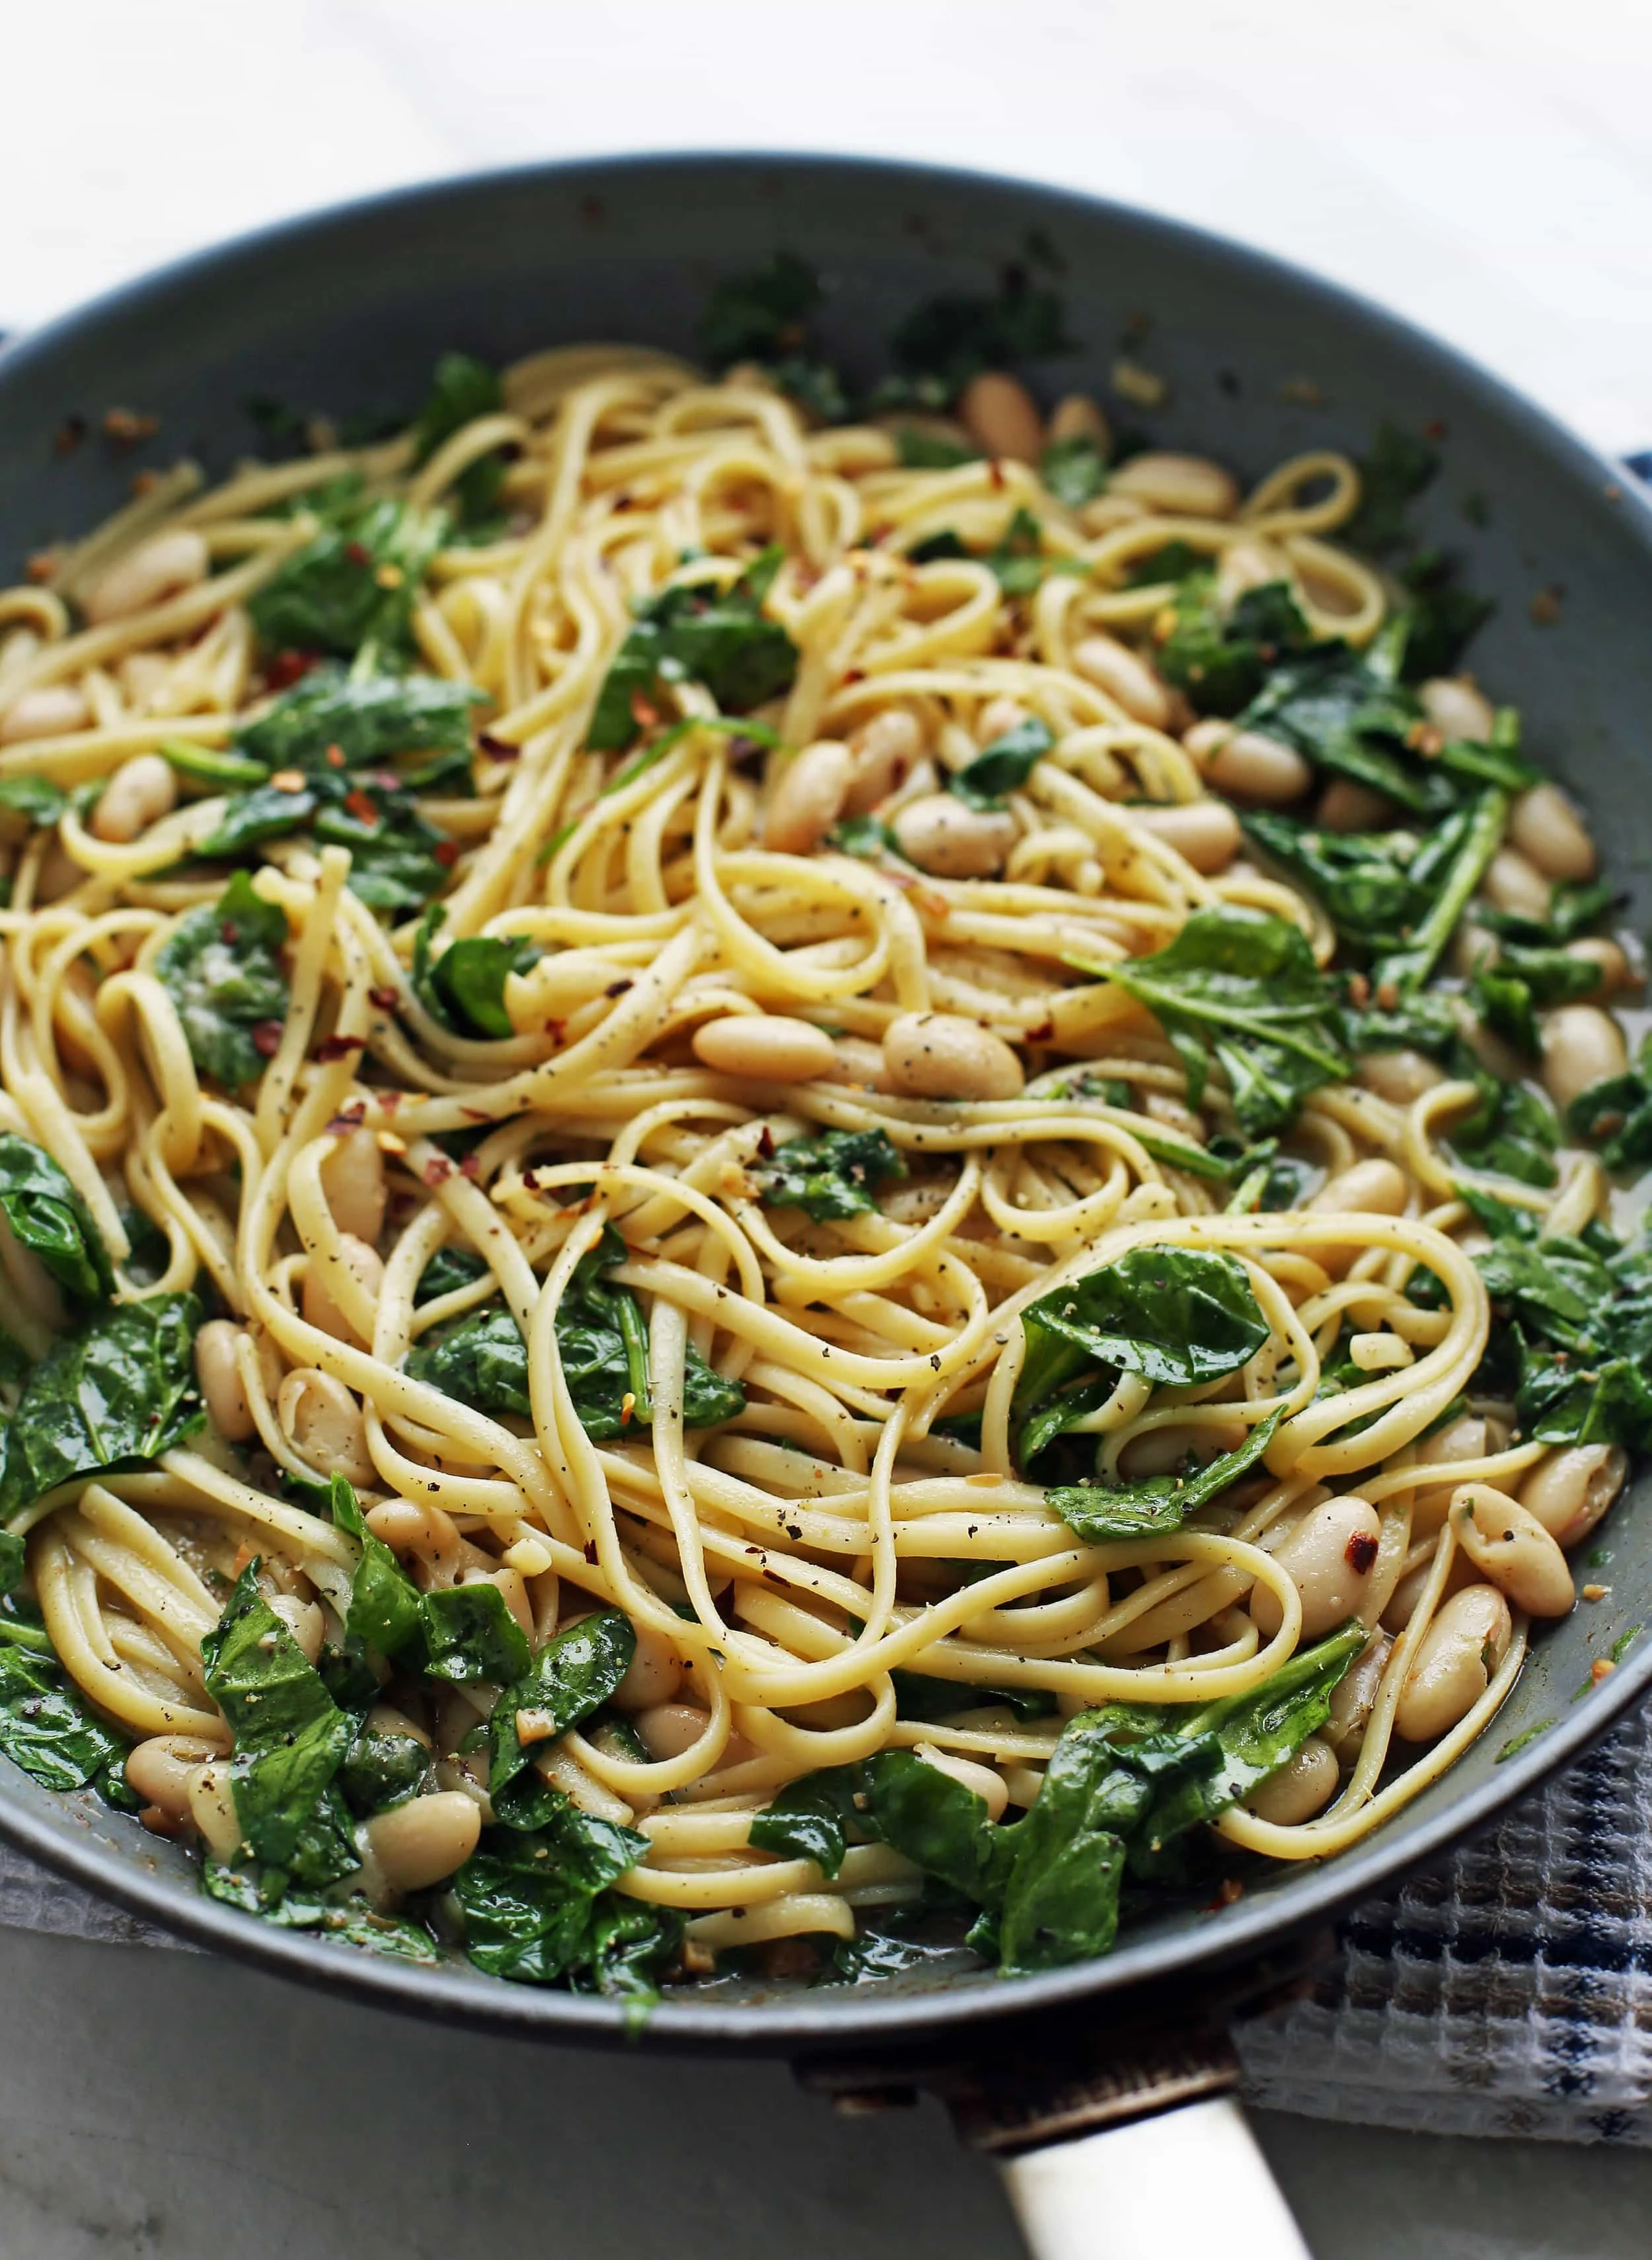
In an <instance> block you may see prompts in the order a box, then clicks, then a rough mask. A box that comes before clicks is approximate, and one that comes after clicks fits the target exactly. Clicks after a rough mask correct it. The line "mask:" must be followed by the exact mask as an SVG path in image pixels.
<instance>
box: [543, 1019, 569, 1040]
mask: <svg viewBox="0 0 1652 2260" xmlns="http://www.w3.org/2000/svg"><path fill="white" fill-rule="evenodd" d="M545 1033H546V1034H547V1036H548V1037H549V1038H550V1040H551V1041H552V1042H553V1043H554V1044H560V1043H561V1041H562V1039H563V1037H564V1036H565V1035H566V1034H567V1033H568V1023H567V1021H566V1020H547V1022H546V1023H545Z"/></svg>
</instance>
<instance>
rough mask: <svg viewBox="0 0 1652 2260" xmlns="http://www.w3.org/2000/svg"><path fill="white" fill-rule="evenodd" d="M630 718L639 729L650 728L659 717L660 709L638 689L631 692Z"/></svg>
mask: <svg viewBox="0 0 1652 2260" xmlns="http://www.w3.org/2000/svg"><path fill="white" fill-rule="evenodd" d="M631 719H632V720H633V722H634V723H635V724H636V726H637V727H638V728H639V729H640V730H652V729H653V727H654V725H655V723H656V722H658V721H659V720H660V719H661V715H660V710H659V708H658V707H657V706H652V705H650V704H649V703H648V701H647V699H646V698H645V697H643V695H642V693H641V691H640V690H633V692H632V694H631Z"/></svg>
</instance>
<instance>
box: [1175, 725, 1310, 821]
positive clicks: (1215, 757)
mask: <svg viewBox="0 0 1652 2260" xmlns="http://www.w3.org/2000/svg"><path fill="white" fill-rule="evenodd" d="M1184 744H1185V745H1186V747H1187V749H1188V751H1189V753H1190V754H1191V755H1192V756H1193V758H1194V760H1195V761H1196V762H1198V763H1199V765H1200V767H1201V768H1202V769H1204V772H1205V776H1207V777H1208V778H1209V780H1210V782H1211V783H1212V784H1213V785H1214V786H1215V787H1216V789H1217V790H1218V791H1219V792H1225V793H1226V794H1228V795H1229V797H1231V798H1233V799H1234V800H1239V801H1244V802H1247V803H1250V804H1254V805H1255V806H1257V807H1260V808H1283V807H1284V805H1285V804H1286V803H1287V802H1288V801H1292V800H1300V799H1301V797H1302V796H1303V794H1304V793H1305V792H1306V790H1308V787H1309V786H1310V785H1311V784H1312V783H1313V770H1312V766H1311V765H1310V764H1309V763H1308V762H1306V761H1305V760H1304V758H1303V756H1302V755H1300V754H1299V753H1298V751H1297V749H1296V747H1294V746H1287V745H1286V744H1285V743H1284V740H1282V739H1279V738H1270V737H1268V736H1267V735H1266V734H1265V733H1263V732H1262V731H1261V730H1235V729H1234V726H1233V725H1232V723H1231V722H1221V723H1217V724H1215V725H1214V726H1212V725H1211V724H1210V723H1199V724H1198V725H1197V726H1196V727H1195V728H1193V729H1191V730H1190V731H1189V732H1188V733H1187V736H1186V738H1185V740H1184Z"/></svg>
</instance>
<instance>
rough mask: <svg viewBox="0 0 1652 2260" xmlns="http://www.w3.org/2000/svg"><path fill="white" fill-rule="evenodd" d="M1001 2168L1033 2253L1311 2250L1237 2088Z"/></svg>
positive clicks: (1297, 2254) (1095, 2255)
mask: <svg viewBox="0 0 1652 2260" xmlns="http://www.w3.org/2000/svg"><path fill="white" fill-rule="evenodd" d="M998 2167H999V2171H1000V2172H1001V2173H1002V2175H1003V2177H1004V2185H1005V2189H1006V2191H1007V2192H1008V2193H1009V2198H1010V2202H1011V2204H1012V2205H1013V2206H1014V2207H1015V2213H1016V2218H1017V2220H1018V2221H1019V2222H1020V2225H1021V2233H1022V2235H1024V2236H1025V2237H1026V2243H1027V2249H1028V2250H1029V2251H1030V2252H1031V2254H1032V2255H1033V2260H1211V2255H1212V2253H1219V2254H1220V2255H1221V2260H1312V2255H1311V2254H1310V2252H1309V2250H1308V2248H1307V2246H1306V2245H1305V2243H1304V2242H1303V2241H1302V2232H1301V2230H1300V2229H1299V2228H1298V2227H1297V2224H1296V2222H1295V2221H1294V2220H1293V2219H1292V2218H1291V2210H1290V2207H1289V2206H1287V2205H1286V2203H1285V2201H1284V2197H1283V2195H1282V2194H1281V2192H1280V2189H1279V2185H1278V2184H1277V2182H1276V2181H1275V2180H1274V2178H1273V2173H1272V2171H1271V2169H1270V2168H1269V2164H1268V2161H1267V2160H1266V2158H1264V2157H1263V2156H1262V2151H1261V2149H1260V2148H1259V2147H1258V2145H1257V2142H1256V2138H1255V2135H1253V2134H1252V2133H1251V2131H1250V2128H1249V2125H1248V2122H1247V2121H1246V2118H1245V2114H1244V2112H1243V2110H1242V2109H1241V2106H1240V2105H1239V2103H1238V2101H1237V2100H1236V2099H1235V2098H1234V2096H1232V2095H1216V2096H1209V2097H1206V2098H1205V2099H1203V2100H1201V2101H1199V2102H1196V2103H1187V2104H1184V2105H1182V2106H1180V2107H1179V2108H1177V2109H1176V2110H1170V2111H1159V2112H1155V2113H1153V2115H1152V2116H1151V2117H1149V2118H1146V2119H1137V2120H1134V2121H1131V2122H1130V2123H1129V2124H1127V2125H1125V2126H1116V2127H1105V2128H1102V2129H1101V2130H1100V2132H1099V2133H1096V2134H1090V2135H1077V2136H1076V2137H1075V2138H1074V2139H1073V2140H1072V2141H1070V2142H1050V2143H1047V2144H1045V2145H1044V2146H1043V2147H1041V2149H1033V2150H1023V2151H1022V2152H1020V2153H1019V2156H1012V2157H1006V2158H1000V2159H999V2161H998Z"/></svg>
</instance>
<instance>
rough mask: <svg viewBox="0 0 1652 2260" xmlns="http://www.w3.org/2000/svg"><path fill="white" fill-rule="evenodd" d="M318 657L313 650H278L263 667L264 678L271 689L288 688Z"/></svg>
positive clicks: (308, 670)
mask: <svg viewBox="0 0 1652 2260" xmlns="http://www.w3.org/2000/svg"><path fill="white" fill-rule="evenodd" d="M319 657H320V654H319V653H318V652H313V651H278V652H277V653H276V654H275V657H274V658H273V659H272V660H271V661H270V662H269V664H268V666H267V667H266V668H265V669H264V680H265V682H266V683H268V685H269V687H270V689H271V690H290V689H291V688H292V686H293V684H294V683H297V681H298V680H299V678H300V677H301V676H305V675H308V674H309V672H310V670H311V668H312V667H313V666H315V664H316V662H317V661H318V658H319Z"/></svg>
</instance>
